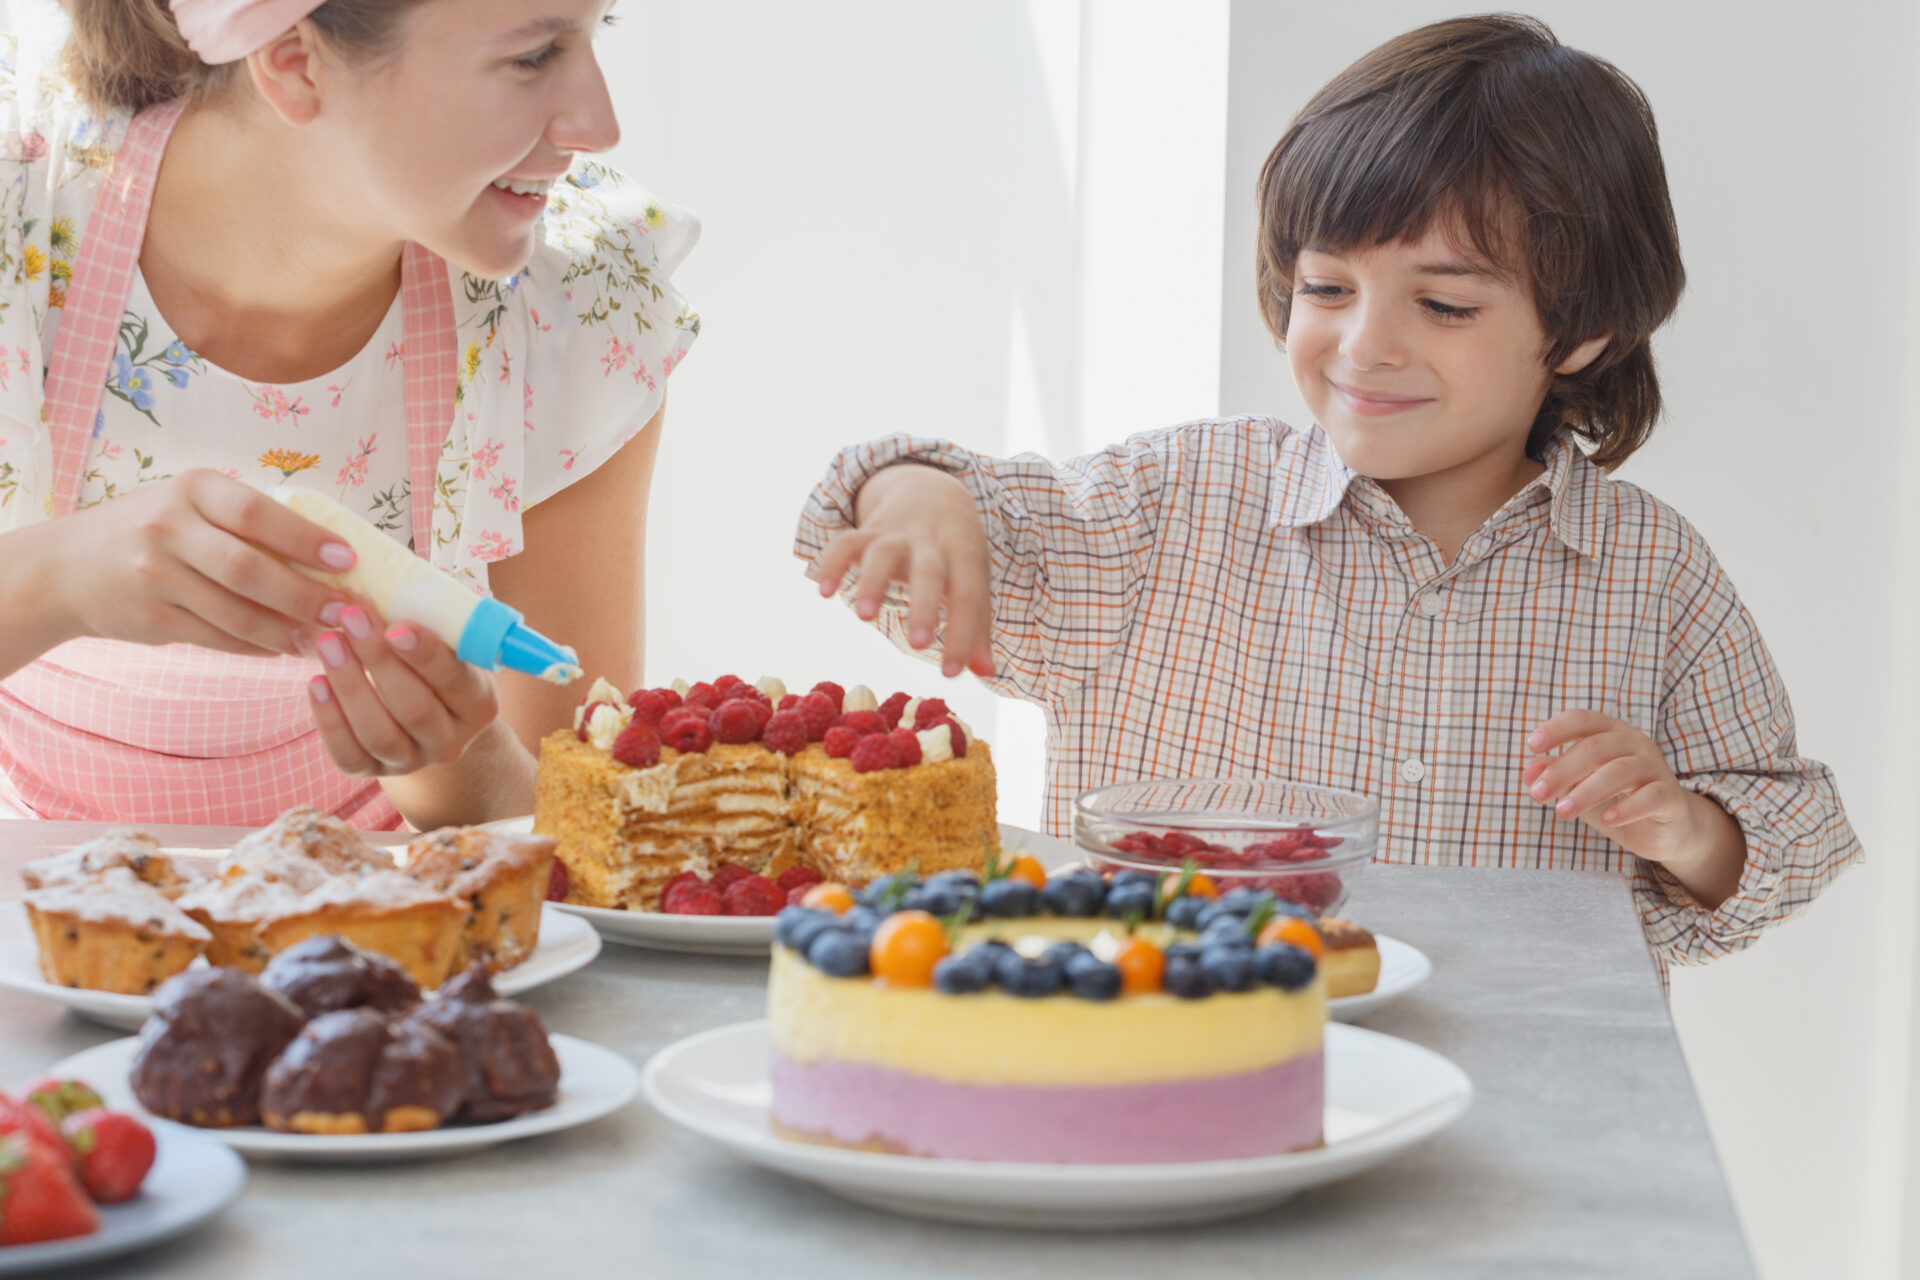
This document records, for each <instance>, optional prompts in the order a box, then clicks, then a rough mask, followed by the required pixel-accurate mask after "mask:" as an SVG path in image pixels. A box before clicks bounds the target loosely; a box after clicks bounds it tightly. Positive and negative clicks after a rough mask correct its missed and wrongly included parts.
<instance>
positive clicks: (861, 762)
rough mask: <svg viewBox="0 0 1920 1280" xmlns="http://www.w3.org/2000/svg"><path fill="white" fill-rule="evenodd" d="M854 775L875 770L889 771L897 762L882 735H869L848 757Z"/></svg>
mask: <svg viewBox="0 0 1920 1280" xmlns="http://www.w3.org/2000/svg"><path fill="white" fill-rule="evenodd" d="M848 760H849V762H850V763H851V764H852V765H853V771H854V772H855V773H872V772H873V771H874V770H875V769H891V768H893V767H894V766H895V764H896V763H897V761H896V760H895V757H894V754H893V744H892V743H891V742H888V741H887V737H886V735H885V734H883V733H871V734H868V735H867V736H866V737H864V738H862V739H860V741H859V742H858V743H857V744H856V745H855V746H854V748H853V755H851V756H850V757H848Z"/></svg>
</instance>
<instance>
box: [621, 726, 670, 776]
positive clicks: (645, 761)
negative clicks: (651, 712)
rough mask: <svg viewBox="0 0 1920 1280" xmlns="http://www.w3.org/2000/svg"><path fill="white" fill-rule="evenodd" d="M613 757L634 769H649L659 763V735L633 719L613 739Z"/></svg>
mask: <svg viewBox="0 0 1920 1280" xmlns="http://www.w3.org/2000/svg"><path fill="white" fill-rule="evenodd" d="M613 758H614V759H615V760H618V761H619V762H620V763H621V764H624V765H627V766H629V767H631V768H634V769H651V768H653V766H655V765H657V764H659V763H660V735H659V734H657V733H655V732H654V731H653V730H652V729H651V728H649V727H648V726H647V725H644V724H641V723H640V722H639V721H638V720H635V721H634V722H633V723H632V724H630V725H628V726H627V727H626V728H624V729H622V730H621V731H620V736H619V737H617V738H615V739H614V740H613Z"/></svg>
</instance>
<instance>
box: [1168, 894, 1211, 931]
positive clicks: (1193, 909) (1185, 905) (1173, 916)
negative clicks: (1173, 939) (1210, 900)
mask: <svg viewBox="0 0 1920 1280" xmlns="http://www.w3.org/2000/svg"><path fill="white" fill-rule="evenodd" d="M1206 909H1207V900H1206V899H1205V898H1175V899H1174V900H1173V901H1172V902H1169V903H1168V904H1167V923H1168V924H1170V925H1172V926H1173V927H1174V928H1176V929H1198V928H1199V927H1200V913H1201V912H1202V911H1205V910H1206Z"/></svg>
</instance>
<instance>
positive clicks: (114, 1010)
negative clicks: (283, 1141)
mask: <svg viewBox="0 0 1920 1280" xmlns="http://www.w3.org/2000/svg"><path fill="white" fill-rule="evenodd" d="M552 908H553V904H552V903H545V904H543V909H542V910H541V912H540V941H539V943H538V945H536V946H535V947H534V949H533V954H532V955H530V956H528V957H527V958H526V959H525V960H522V961H521V962H520V963H519V964H517V965H515V966H514V967H513V968H511V969H508V970H506V971H505V972H502V973H497V974H495V975H494V976H493V988H494V990H496V991H498V992H499V993H500V994H501V995H503V996H515V995H519V994H520V993H521V992H523V991H531V990H532V989H533V988H535V987H537V986H540V985H541V984H542V983H546V982H552V981H553V980H554V979H555V978H563V977H565V976H566V975H567V974H569V973H572V972H573V971H574V970H576V969H583V968H585V967H586V966H587V965H589V964H591V963H592V962H593V958H594V957H595V956H597V955H599V954H600V935H599V934H598V933H596V932H594V930H593V927H592V926H591V925H587V924H583V923H582V922H581V921H580V920H579V919H577V918H576V917H574V916H571V915H569V914H567V913H566V912H564V911H556V910H553V909H552ZM0 987H5V988H8V989H9V990H13V991H19V992H23V993H25V994H26V995H30V996H39V997H40V998H41V999H43V1000H52V1001H54V1002H56V1003H58V1004H63V1005H65V1006H67V1008H69V1009H71V1010H73V1011H74V1012H75V1013H77V1014H79V1015H80V1016H81V1017H83V1018H86V1019H89V1020H90V1021H93V1022H98V1023H101V1024H102V1025H104V1026H109V1027H113V1028H115V1029H116V1030H120V1031H138V1030H139V1029H140V1024H141V1023H143V1022H145V1021H146V1020H147V1015H148V1014H149V1013H152V1012H153V997H152V996H126V995H120V994H118V993H117V992H112V991H86V990H83V989H81V988H79V987H62V986H56V985H55V984H54V983H51V982H48V981H47V980H46V979H44V978H42V977H41V976H40V949H39V947H38V945H37V944H36V943H35V942H34V940H33V927H32V926H31V925H30V924H29V923H28V922H27V909H26V906H25V905H24V904H23V903H19V902H4V903H0Z"/></svg>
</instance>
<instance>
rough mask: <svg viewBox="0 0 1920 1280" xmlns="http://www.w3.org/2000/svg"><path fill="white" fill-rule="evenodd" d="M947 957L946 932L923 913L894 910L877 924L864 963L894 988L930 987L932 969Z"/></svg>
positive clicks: (875, 975)
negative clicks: (943, 957)
mask: <svg viewBox="0 0 1920 1280" xmlns="http://www.w3.org/2000/svg"><path fill="white" fill-rule="evenodd" d="M946 954H947V931H946V930H945V929H944V928H942V927H941V925H940V922H939V921H938V920H936V919H935V918H934V917H933V916H931V915H929V914H928V913H926V912H925V911H896V912H894V913H893V914H892V915H890V916H888V917H887V918H886V919H885V920H882V921H881V922H880V927H879V928H878V929H877V930H875V931H874V934H873V944H872V945H871V946H870V947H868V948H867V964H868V966H869V967H870V968H871V969H872V970H873V976H874V977H876V978H881V979H884V980H885V981H886V982H888V983H890V984H891V985H893V986H896V987H926V986H931V985H933V966H934V965H936V964H939V963H940V959H941V957H942V956H944V955H946Z"/></svg>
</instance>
